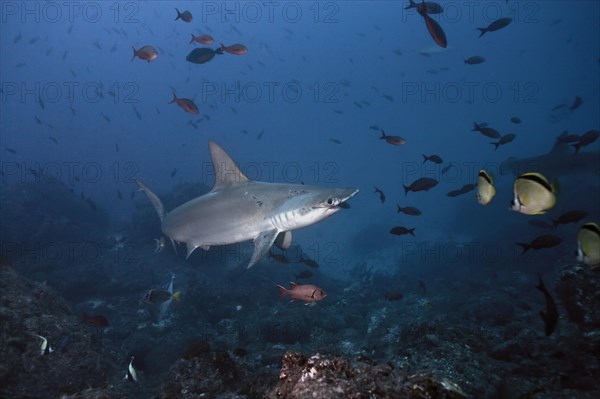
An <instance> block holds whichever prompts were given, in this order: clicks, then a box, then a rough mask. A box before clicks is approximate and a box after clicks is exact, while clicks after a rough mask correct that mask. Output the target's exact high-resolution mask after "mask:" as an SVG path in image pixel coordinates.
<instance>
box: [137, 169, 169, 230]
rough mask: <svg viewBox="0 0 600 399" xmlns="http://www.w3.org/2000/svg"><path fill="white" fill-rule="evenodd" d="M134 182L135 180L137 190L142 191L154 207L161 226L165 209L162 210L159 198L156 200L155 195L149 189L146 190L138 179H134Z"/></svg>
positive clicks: (146, 187)
mask: <svg viewBox="0 0 600 399" xmlns="http://www.w3.org/2000/svg"><path fill="white" fill-rule="evenodd" d="M134 180H135V184H136V185H137V187H138V190H139V191H143V192H144V194H146V197H148V199H149V200H150V202H151V203H152V205H153V206H154V209H155V210H156V213H158V218H159V219H160V223H161V224H162V221H163V219H164V218H165V208H164V206H163V204H162V202H161V200H160V198H158V197H157V196H156V194H154V193H153V192H152V190H150V188H148V186H146V185H145V184H144V183H143V182H142V181H141V180H139V179H134Z"/></svg>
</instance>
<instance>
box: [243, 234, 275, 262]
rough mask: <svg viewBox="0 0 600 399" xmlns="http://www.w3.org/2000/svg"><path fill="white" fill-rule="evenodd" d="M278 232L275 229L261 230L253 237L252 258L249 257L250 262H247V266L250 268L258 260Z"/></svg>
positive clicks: (267, 249) (271, 243)
mask: <svg viewBox="0 0 600 399" xmlns="http://www.w3.org/2000/svg"><path fill="white" fill-rule="evenodd" d="M277 234H279V231H277V229H274V230H269V231H263V232H262V233H260V234H259V235H258V237H256V238H255V239H254V253H253V254H252V259H250V263H248V268H251V267H252V266H254V265H255V264H256V262H258V261H259V260H260V259H261V258H262V257H263V256H264V255H265V254H266V253H267V252H269V249H270V248H271V246H272V245H273V242H274V241H275V238H276V237H277Z"/></svg>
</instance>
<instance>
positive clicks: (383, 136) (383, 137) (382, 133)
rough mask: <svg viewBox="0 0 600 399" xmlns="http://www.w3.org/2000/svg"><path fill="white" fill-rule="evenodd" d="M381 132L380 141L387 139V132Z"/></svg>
mask: <svg viewBox="0 0 600 399" xmlns="http://www.w3.org/2000/svg"><path fill="white" fill-rule="evenodd" d="M380 130H381V137H380V138H379V140H381V139H385V132H384V131H383V129H380Z"/></svg>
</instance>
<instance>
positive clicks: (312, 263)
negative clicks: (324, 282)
mask: <svg viewBox="0 0 600 399" xmlns="http://www.w3.org/2000/svg"><path fill="white" fill-rule="evenodd" d="M300 262H302V263H304V264H305V265H306V266H308V267H312V268H313V269H318V268H319V264H318V263H317V262H316V261H314V260H312V259H308V258H305V257H304V255H301V256H300Z"/></svg>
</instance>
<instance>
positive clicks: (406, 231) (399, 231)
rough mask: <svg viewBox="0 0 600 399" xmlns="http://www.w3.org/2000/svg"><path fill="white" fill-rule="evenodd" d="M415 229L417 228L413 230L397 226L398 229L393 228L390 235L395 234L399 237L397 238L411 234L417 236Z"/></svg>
mask: <svg viewBox="0 0 600 399" xmlns="http://www.w3.org/2000/svg"><path fill="white" fill-rule="evenodd" d="M415 229H416V227H413V228H412V229H407V228H406V227H402V226H396V227H393V228H392V229H391V230H390V233H391V234H394V235H397V236H402V235H405V234H410V235H412V236H414V235H415Z"/></svg>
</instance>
